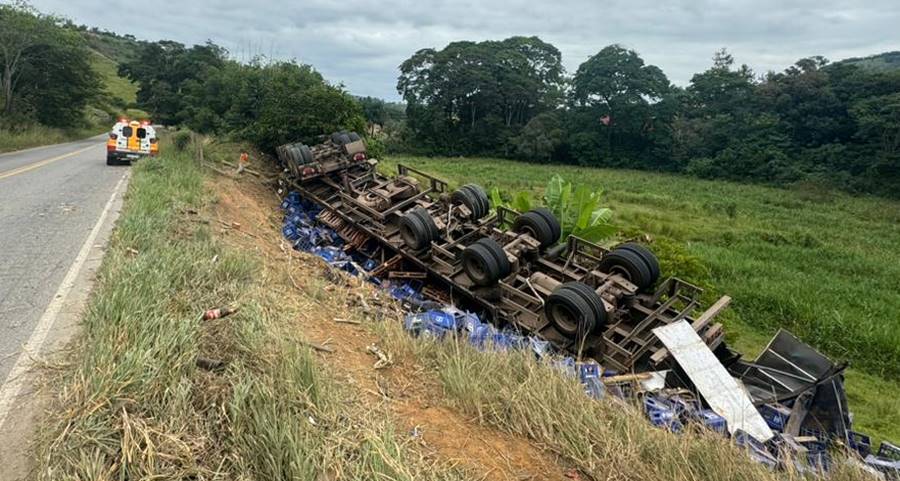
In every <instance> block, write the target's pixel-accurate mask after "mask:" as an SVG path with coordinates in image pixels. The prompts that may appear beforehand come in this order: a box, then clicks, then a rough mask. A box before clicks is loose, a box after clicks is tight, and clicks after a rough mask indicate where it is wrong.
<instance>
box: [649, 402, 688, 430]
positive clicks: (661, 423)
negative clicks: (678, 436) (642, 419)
mask: <svg viewBox="0 0 900 481" xmlns="http://www.w3.org/2000/svg"><path fill="white" fill-rule="evenodd" d="M644 412H645V413H646V414H647V418H649V419H650V423H651V424H653V425H654V426H656V427H660V428H666V429H668V430H670V431H672V432H676V433H677V432H681V430H682V428H683V426H682V425H681V421H680V420H679V418H678V412H677V409H676V407H675V406H674V405H673V404H672V403H670V402H669V401H667V400H665V399H662V398H658V397H656V396H652V395H647V396H644Z"/></svg>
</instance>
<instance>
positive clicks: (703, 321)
mask: <svg viewBox="0 0 900 481" xmlns="http://www.w3.org/2000/svg"><path fill="white" fill-rule="evenodd" d="M730 303H731V297H728V296H722V297H721V298H719V300H718V301H716V303H715V304H713V305H712V306H710V307H709V309H707V310H706V311H704V312H703V314H700V317H698V318H697V319H694V322H692V323H691V327H693V328H694V331H696V332H700V331H701V330H703V328H704V327H706V325H707V324H709V323H710V321H712V320H713V319H715V317H716V316H718V315H719V313H720V312H722V311H723V310H724V309H725V308H726V307H728V304H730ZM668 355H669V351H668V350H666V348H664V347H663V348H661V349H659V350H658V351H656V352H654V353H653V355H652V356H650V362H652V363H653V364H659V363H661V362H662V361H663V360H664V359H665V358H666V357H667V356H668Z"/></svg>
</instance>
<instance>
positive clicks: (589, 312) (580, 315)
mask: <svg viewBox="0 0 900 481" xmlns="http://www.w3.org/2000/svg"><path fill="white" fill-rule="evenodd" d="M573 284H577V283H574V282H567V283H565V284H563V285H561V286H559V287H557V288H556V289H555V290H554V291H553V293H552V294H550V297H548V298H547V302H545V303H544V315H545V316H546V317H547V321H548V322H549V323H550V324H551V325H553V327H555V328H556V330H557V331H559V332H560V333H561V334H563V335H564V336H566V337H568V338H571V339H575V340H578V338H579V336H584V335H587V334H589V333H591V332H594V331H595V330H596V328H597V325H598V321H599V320H598V319H597V314H596V312H597V311H596V309H595V307H594V306H592V304H591V302H590V301H589V300H587V299H586V296H584V295H583V292H582V291H581V289H580V288H576V287H573ZM582 285H583V284H582ZM585 287H587V286H585ZM588 289H590V288H588ZM594 295H596V294H594Z"/></svg>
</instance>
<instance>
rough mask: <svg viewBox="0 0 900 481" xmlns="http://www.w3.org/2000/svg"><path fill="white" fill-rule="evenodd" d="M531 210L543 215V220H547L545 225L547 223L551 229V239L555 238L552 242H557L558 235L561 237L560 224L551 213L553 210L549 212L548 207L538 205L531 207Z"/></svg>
mask: <svg viewBox="0 0 900 481" xmlns="http://www.w3.org/2000/svg"><path fill="white" fill-rule="evenodd" d="M532 212H535V213H537V214H538V215H540V216H541V217H543V218H544V220H545V221H547V225H549V226H550V230H552V231H553V239H555V240H554V241H553V243H554V244H555V243H557V242H559V240H560V237H562V225H560V223H559V219H557V218H556V216H555V215H553V212H550V209H548V208H546V207H538V208H537V209H532Z"/></svg>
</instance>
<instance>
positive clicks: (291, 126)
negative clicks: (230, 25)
mask: <svg viewBox="0 0 900 481" xmlns="http://www.w3.org/2000/svg"><path fill="white" fill-rule="evenodd" d="M227 54H228V52H227V51H225V49H223V48H221V47H219V46H218V45H215V44H213V43H211V42H209V43H207V44H205V45H194V46H192V47H185V46H184V45H182V44H180V43H176V42H171V41H160V42H153V43H144V44H142V45H141V47H140V48H139V50H138V52H137V55H136V56H135V58H134V59H133V60H131V61H128V62H125V63H122V64H120V66H119V73H120V74H122V75H123V76H125V77H127V78H128V79H129V80H131V81H133V82H134V83H135V84H136V85H137V86H138V91H137V101H138V104H139V105H140V106H141V107H142V108H145V109H146V110H147V111H149V112H150V113H151V114H152V115H153V118H154V119H155V121H157V122H160V123H163V124H166V125H176V124H178V125H185V126H187V127H189V128H191V129H192V130H194V131H196V132H200V133H208V134H216V135H219V136H222V135H227V136H230V137H231V138H234V139H238V140H241V141H246V142H250V143H252V144H254V145H255V146H257V147H258V148H260V149H263V150H265V151H270V152H271V151H274V148H275V146H277V145H281V144H284V143H286V142H297V141H304V142H307V143H314V142H315V140H316V138H317V137H318V136H319V135H321V134H322V133H324V132H333V131H336V130H341V129H349V130H355V131H358V132H365V131H366V128H365V125H366V124H365V119H364V117H363V110H362V107H361V105H360V103H359V102H357V101H356V99H355V98H354V97H352V96H351V95H350V94H348V93H347V92H345V91H344V90H343V89H342V88H341V87H339V86H334V85H331V84H329V83H328V82H326V81H325V79H324V78H323V77H322V75H321V74H319V73H318V72H316V71H315V69H314V68H313V67H311V66H309V65H303V64H298V63H295V62H274V61H272V62H268V61H266V60H265V59H257V60H256V61H253V62H250V63H247V64H242V63H239V62H237V61H235V60H232V59H229V58H228V55H227Z"/></svg>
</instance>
